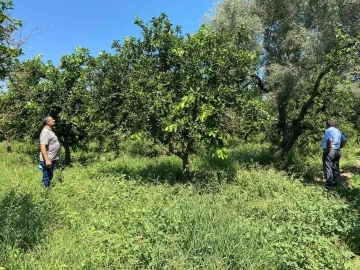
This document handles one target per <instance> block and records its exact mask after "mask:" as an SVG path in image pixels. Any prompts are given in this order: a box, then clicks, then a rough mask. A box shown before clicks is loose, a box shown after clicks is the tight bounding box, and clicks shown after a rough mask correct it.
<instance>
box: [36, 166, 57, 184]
mask: <svg viewBox="0 0 360 270" xmlns="http://www.w3.org/2000/svg"><path fill="white" fill-rule="evenodd" d="M55 165H56V160H53V161H51V167H50V168H47V167H46V164H45V162H44V161H40V166H41V167H42V173H43V177H42V182H43V185H44V186H45V187H48V186H50V181H51V179H52V178H53V175H54V169H55Z"/></svg>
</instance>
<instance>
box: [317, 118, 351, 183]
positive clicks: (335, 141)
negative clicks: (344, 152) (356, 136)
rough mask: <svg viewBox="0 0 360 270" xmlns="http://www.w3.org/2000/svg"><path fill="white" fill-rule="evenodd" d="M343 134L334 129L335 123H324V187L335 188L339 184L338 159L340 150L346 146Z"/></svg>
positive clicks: (322, 144) (331, 121) (330, 121)
mask: <svg viewBox="0 0 360 270" xmlns="http://www.w3.org/2000/svg"><path fill="white" fill-rule="evenodd" d="M346 141H347V139H346V137H345V136H344V134H343V133H342V132H341V131H340V130H338V129H337V128H335V121H334V120H332V119H329V120H327V121H326V130H325V134H324V137H323V139H322V143H321V147H322V150H323V158H322V160H323V169H324V174H325V178H326V183H325V186H326V187H336V186H338V185H339V183H340V166H339V163H340V157H341V150H340V149H341V148H343V147H344V146H345V144H346Z"/></svg>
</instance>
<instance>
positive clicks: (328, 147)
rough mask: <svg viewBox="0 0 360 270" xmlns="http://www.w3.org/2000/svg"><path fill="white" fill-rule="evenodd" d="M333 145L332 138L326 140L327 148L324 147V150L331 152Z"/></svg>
mask: <svg viewBox="0 0 360 270" xmlns="http://www.w3.org/2000/svg"><path fill="white" fill-rule="evenodd" d="M331 145H332V140H330V139H328V140H327V141H326V149H324V152H330V150H331Z"/></svg>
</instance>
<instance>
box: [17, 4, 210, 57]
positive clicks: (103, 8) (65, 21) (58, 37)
mask: <svg viewBox="0 0 360 270" xmlns="http://www.w3.org/2000/svg"><path fill="white" fill-rule="evenodd" d="M214 1H215V0H149V1H145V0H129V1H121V0H102V1H99V0H87V1H85V0H31V1H30V0H14V10H13V11H12V12H11V15H12V16H13V17H15V18H17V19H21V20H22V21H23V24H24V29H23V32H24V34H26V33H29V32H30V31H31V30H34V29H35V28H37V27H42V26H44V28H43V29H42V30H41V31H42V32H41V33H40V34H38V35H36V36H33V37H31V39H30V40H29V42H28V43H27V44H26V45H25V46H24V48H23V49H24V52H25V55H24V56H23V57H22V59H28V58H32V57H34V56H36V55H37V54H39V53H41V54H42V55H43V58H42V59H43V61H47V60H53V61H54V63H55V64H57V63H58V62H59V59H60V57H61V55H62V54H67V53H72V52H73V51H74V49H75V47H76V46H83V47H86V48H89V49H90V51H91V53H92V54H93V55H94V56H96V55H98V54H99V52H100V51H102V50H105V51H111V43H112V41H113V40H122V39H123V38H124V37H125V36H139V35H140V30H139V27H137V26H135V25H134V20H135V17H136V16H137V15H138V16H139V17H140V19H142V20H143V21H144V22H149V21H150V20H151V18H152V17H157V16H159V15H160V14H161V13H162V12H164V13H166V14H167V15H168V16H169V18H170V21H171V22H172V23H173V24H174V25H181V26H182V28H183V32H184V33H194V32H196V31H197V29H198V28H199V26H200V23H201V19H202V18H203V16H204V14H205V13H206V12H208V11H209V10H210V9H211V8H212V6H213V3H214Z"/></svg>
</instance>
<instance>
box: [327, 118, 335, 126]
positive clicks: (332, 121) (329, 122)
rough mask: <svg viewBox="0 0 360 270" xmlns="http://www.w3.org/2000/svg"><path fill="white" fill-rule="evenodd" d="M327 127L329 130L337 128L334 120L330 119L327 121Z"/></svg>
mask: <svg viewBox="0 0 360 270" xmlns="http://www.w3.org/2000/svg"><path fill="white" fill-rule="evenodd" d="M326 127H327V128H329V127H335V120H333V119H328V120H326Z"/></svg>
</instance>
